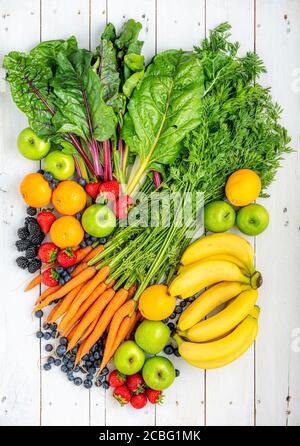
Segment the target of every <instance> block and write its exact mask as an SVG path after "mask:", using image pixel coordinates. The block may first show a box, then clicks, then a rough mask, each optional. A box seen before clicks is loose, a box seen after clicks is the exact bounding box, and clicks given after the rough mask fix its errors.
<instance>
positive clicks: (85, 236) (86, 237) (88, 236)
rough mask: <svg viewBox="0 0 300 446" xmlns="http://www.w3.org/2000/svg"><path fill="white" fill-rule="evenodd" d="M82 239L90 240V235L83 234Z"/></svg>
mask: <svg viewBox="0 0 300 446" xmlns="http://www.w3.org/2000/svg"><path fill="white" fill-rule="evenodd" d="M84 238H85V240H88V239H89V238H90V234H88V233H87V232H86V233H85V234H84Z"/></svg>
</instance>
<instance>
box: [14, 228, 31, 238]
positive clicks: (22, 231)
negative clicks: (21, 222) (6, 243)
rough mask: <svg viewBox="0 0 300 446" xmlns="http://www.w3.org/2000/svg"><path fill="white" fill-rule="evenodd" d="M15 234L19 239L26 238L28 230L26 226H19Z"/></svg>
mask: <svg viewBox="0 0 300 446" xmlns="http://www.w3.org/2000/svg"><path fill="white" fill-rule="evenodd" d="M17 236H18V237H19V238H20V239H21V240H26V239H27V238H28V237H29V232H28V229H27V228H25V227H24V228H19V229H18V231H17Z"/></svg>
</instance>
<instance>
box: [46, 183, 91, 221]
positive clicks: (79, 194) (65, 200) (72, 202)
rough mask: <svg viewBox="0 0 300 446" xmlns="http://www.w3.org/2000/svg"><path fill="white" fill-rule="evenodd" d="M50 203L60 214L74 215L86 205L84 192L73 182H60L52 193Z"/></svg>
mask: <svg viewBox="0 0 300 446" xmlns="http://www.w3.org/2000/svg"><path fill="white" fill-rule="evenodd" d="M52 203H53V206H54V207H55V209H56V210H57V211H58V212H59V213H60V214H64V215H74V214H76V213H77V212H80V211H82V209H83V208H84V207H85V205H86V193H85V190H84V189H83V187H81V186H80V185H79V184H78V183H76V182H75V181H71V180H67V181H62V182H61V183H59V185H58V186H57V188H56V189H55V190H54V192H53V195H52Z"/></svg>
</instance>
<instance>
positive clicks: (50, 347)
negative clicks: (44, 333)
mask: <svg viewBox="0 0 300 446" xmlns="http://www.w3.org/2000/svg"><path fill="white" fill-rule="evenodd" d="M45 350H46V352H52V350H53V345H51V344H46V345H45Z"/></svg>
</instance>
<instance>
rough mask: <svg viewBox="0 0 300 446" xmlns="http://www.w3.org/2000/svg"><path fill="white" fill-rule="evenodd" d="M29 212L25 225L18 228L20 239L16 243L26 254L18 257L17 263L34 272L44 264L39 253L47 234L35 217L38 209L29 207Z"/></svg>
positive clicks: (20, 250) (22, 267)
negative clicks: (38, 255)
mask: <svg viewBox="0 0 300 446" xmlns="http://www.w3.org/2000/svg"><path fill="white" fill-rule="evenodd" d="M27 214H28V217H26V218H25V220H24V226H22V227H21V228H19V229H18V230H17V235H18V240H17V241H16V243H15V245H16V248H17V250H18V252H24V255H22V256H20V257H18V258H17V259H16V263H17V265H18V267H19V268H21V269H28V272H30V273H32V274H33V273H35V272H36V271H38V270H39V269H40V268H41V266H42V262H41V261H40V259H39V258H38V257H37V253H38V250H39V247H40V246H41V244H42V242H43V240H44V238H45V234H44V233H43V232H42V230H41V228H40V226H39V224H38V222H37V220H36V218H35V217H34V216H35V215H36V209H35V208H32V207H28V208H27Z"/></svg>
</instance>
